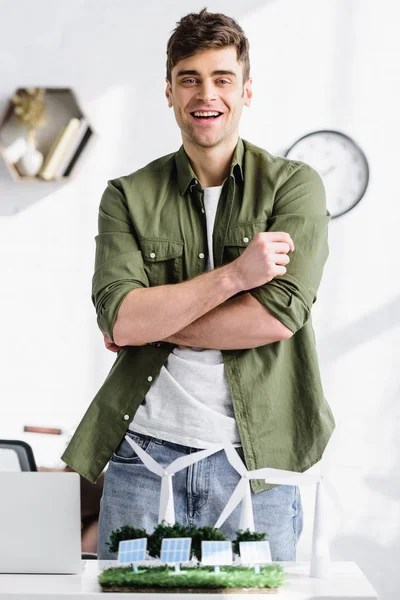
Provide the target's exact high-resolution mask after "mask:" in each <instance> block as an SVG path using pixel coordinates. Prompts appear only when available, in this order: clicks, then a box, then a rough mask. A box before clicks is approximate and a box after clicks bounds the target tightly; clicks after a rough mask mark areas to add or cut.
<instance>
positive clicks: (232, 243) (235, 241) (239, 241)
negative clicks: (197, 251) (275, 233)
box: [223, 218, 268, 264]
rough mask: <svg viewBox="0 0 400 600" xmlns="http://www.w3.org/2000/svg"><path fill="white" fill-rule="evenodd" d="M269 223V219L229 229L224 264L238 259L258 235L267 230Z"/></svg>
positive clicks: (241, 224) (239, 224) (248, 222)
mask: <svg viewBox="0 0 400 600" xmlns="http://www.w3.org/2000/svg"><path fill="white" fill-rule="evenodd" d="M267 223H268V221H267V219H265V218H264V219H257V220H254V221H247V222H246V223H238V224H237V225H234V226H233V227H229V229H228V231H227V234H226V238H225V245H224V257H223V264H226V263H229V262H232V261H233V260H235V259H236V258H238V257H239V256H240V255H241V254H242V252H244V250H245V249H246V248H247V246H248V245H249V244H250V242H251V240H252V239H253V238H254V237H255V236H256V235H257V233H260V232H263V231H264V232H265V231H266V230H267Z"/></svg>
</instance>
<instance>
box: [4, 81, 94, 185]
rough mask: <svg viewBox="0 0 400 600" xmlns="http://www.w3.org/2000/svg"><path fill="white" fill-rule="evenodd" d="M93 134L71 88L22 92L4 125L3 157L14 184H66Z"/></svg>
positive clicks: (15, 94)
mask: <svg viewBox="0 0 400 600" xmlns="http://www.w3.org/2000/svg"><path fill="white" fill-rule="evenodd" d="M26 128H28V135H27V136H26V134H25V129H26ZM92 135H93V129H92V127H91V126H90V124H89V121H88V119H87V117H86V116H85V115H84V114H83V112H82V110H81V108H80V106H79V103H78V101H77V99H76V97H75V94H74V92H73V91H72V90H71V89H69V88H20V89H18V90H17V91H16V92H15V93H14V95H13V96H12V99H11V100H10V102H9V106H8V108H7V109H6V112H5V115H4V117H3V119H2V121H0V152H1V154H2V157H3V159H4V161H5V163H6V166H7V168H8V170H9V171H10V174H11V176H12V177H13V179H14V180H15V181H24V182H25V181H36V182H37V181H63V180H66V179H67V178H69V177H70V176H71V174H72V172H75V167H76V165H77V162H78V161H79V159H80V157H81V155H82V153H83V151H84V149H85V148H86V146H87V143H88V141H89V139H90V138H91V137H92ZM25 136H26V137H27V139H25Z"/></svg>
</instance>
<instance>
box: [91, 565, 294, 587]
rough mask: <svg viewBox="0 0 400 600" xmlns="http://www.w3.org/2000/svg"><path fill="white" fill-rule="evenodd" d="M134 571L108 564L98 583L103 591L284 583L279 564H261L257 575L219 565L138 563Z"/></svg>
mask: <svg viewBox="0 0 400 600" xmlns="http://www.w3.org/2000/svg"><path fill="white" fill-rule="evenodd" d="M138 569H139V572H138V573H135V572H134V571H133V570H132V567H111V568H110V569H105V570H104V571H103V572H102V573H101V575H99V583H100V585H101V587H102V588H103V591H105V592H106V591H107V592H115V591H122V592H126V591H129V590H132V591H138V590H139V589H140V590H141V591H143V592H148V591H150V590H151V591H156V592H157V591H160V592H161V591H164V592H166V590H168V589H169V590H171V591H177V590H178V589H179V590H186V591H189V590H194V591H199V590H201V589H202V590H218V589H224V590H226V589H231V590H234V589H235V590H240V589H242V588H252V589H263V590H265V591H267V589H271V591H272V588H273V589H276V588H278V587H280V586H282V585H283V584H284V583H285V571H284V569H283V567H282V566H281V565H277V564H269V565H265V566H263V567H260V573H259V574H256V573H255V572H254V569H253V568H252V567H242V566H237V567H228V566H226V567H221V572H220V573H214V568H213V567H201V566H197V567H184V566H182V567H181V572H180V573H175V571H174V568H173V567H169V566H167V565H162V566H159V567H146V566H139V567H138Z"/></svg>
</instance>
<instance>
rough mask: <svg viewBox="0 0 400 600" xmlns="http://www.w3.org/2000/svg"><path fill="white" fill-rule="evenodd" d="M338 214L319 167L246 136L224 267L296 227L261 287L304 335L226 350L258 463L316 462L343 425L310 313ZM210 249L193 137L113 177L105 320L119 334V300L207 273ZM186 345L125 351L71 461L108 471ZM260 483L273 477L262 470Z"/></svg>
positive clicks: (103, 248)
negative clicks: (267, 237) (257, 239)
mask: <svg viewBox="0 0 400 600" xmlns="http://www.w3.org/2000/svg"><path fill="white" fill-rule="evenodd" d="M329 219H330V216H329V213H328V212H327V210H326V204H325V191H324V186H323V183H322V181H321V178H320V177H319V175H318V174H317V172H316V171H315V170H313V169H312V168H311V167H310V166H308V165H306V164H305V163H302V162H296V161H292V160H288V159H285V158H281V157H276V156H273V155H271V154H270V153H268V152H267V151H265V150H263V149H261V148H258V147H257V146H254V145H253V144H250V143H249V142H247V141H245V140H242V139H241V138H239V140H238V143H237V146H236V149H235V153H234V157H233V160H232V163H231V167H230V176H229V177H227V179H226V181H225V183H224V186H223V189H222V193H221V198H220V201H219V204H218V209H217V214H216V218H215V225H214V233H213V250H214V262H215V268H217V267H219V266H221V265H224V264H226V263H228V262H230V261H233V260H235V259H236V258H237V257H238V256H240V254H241V253H242V252H243V251H244V250H245V248H246V246H247V245H248V243H249V241H251V239H252V238H253V237H254V236H255V235H256V234H257V233H258V232H261V231H285V232H287V233H289V234H290V236H291V238H292V240H293V242H294V246H295V250H294V252H293V253H291V256H290V263H289V264H288V266H287V273H286V274H285V275H284V276H280V277H276V278H275V279H273V280H272V281H270V282H269V283H266V284H265V285H262V286H260V287H257V288H254V289H252V290H249V291H250V293H251V294H252V295H253V296H254V297H255V298H256V299H257V300H258V301H259V302H261V303H262V304H263V305H264V306H265V308H266V309H267V310H268V311H269V312H270V313H271V314H272V315H274V316H275V317H276V318H277V319H279V321H281V322H282V323H283V324H284V325H286V327H288V328H289V329H290V330H291V331H292V332H293V334H294V335H293V336H292V337H291V338H290V339H288V340H284V341H280V342H275V343H272V344H267V345H264V346H260V347H257V348H249V349H246V350H223V351H222V356H223V360H224V365H225V370H226V376H227V379H228V383H229V387H230V391H231V396H232V403H233V409H234V414H235V418H236V421H237V426H238V429H239V433H240V438H241V442H242V446H243V451H244V456H245V460H246V465H247V468H248V469H249V470H250V469H251V470H253V469H260V468H262V467H275V468H278V469H289V470H293V471H301V472H302V471H305V470H306V469H308V468H309V467H311V466H312V465H313V464H314V463H316V462H317V461H318V460H319V459H320V458H321V455H322V453H323V451H324V448H325V446H326V444H327V442H328V440H329V437H330V435H331V433H332V431H333V429H334V418H333V415H332V412H331V410H330V408H329V406H328V404H327V402H326V400H325V398H324V394H323V389H322V385H321V379H320V373H319V367H318V359H317V353H316V347H315V337H314V331H313V327H312V322H311V316H310V312H311V307H312V304H313V302H315V300H316V295H317V289H318V285H319V283H320V280H321V276H322V271H323V266H324V264H325V261H326V259H327V256H328V243H327V229H328V223H329ZM201 253H203V254H205V255H206V253H207V232H206V216H205V211H204V206H203V190H202V188H201V185H200V183H199V181H198V180H197V176H196V174H195V173H194V171H193V169H192V167H191V164H190V161H189V158H188V156H187V154H186V152H185V150H184V147H183V146H181V148H180V149H179V151H178V152H176V153H173V154H169V155H167V156H164V157H162V158H159V159H157V160H155V161H153V162H151V163H150V164H149V165H147V166H146V167H144V168H142V169H139V170H138V171H136V172H134V173H132V174H130V175H127V176H124V177H119V178H117V179H113V180H111V181H109V182H108V186H107V188H106V190H105V191H104V194H103V196H102V198H101V202H100V209H99V234H98V235H97V236H96V259H95V271H94V276H93V285H92V300H93V303H94V305H95V307H96V312H97V321H98V325H99V327H100V330H101V331H103V332H105V333H107V335H108V336H109V337H110V338H111V339H112V338H113V326H114V322H115V319H116V316H117V313H118V309H119V306H120V304H121V302H122V300H123V299H124V298H125V296H126V295H127V294H128V293H129V292H130V291H131V290H133V289H135V288H138V287H141V288H144V287H151V286H155V285H164V284H173V283H179V282H182V281H185V280H187V279H191V278H193V277H195V276H196V275H199V274H200V273H203V272H204V271H205V268H206V263H207V255H206V256H205V258H200V257H199V254H201ZM174 347H175V345H173V344H170V343H166V342H152V343H149V344H146V345H144V346H126V347H124V348H123V349H122V350H120V351H119V352H118V355H117V358H116V360H115V362H114V364H113V366H112V368H111V371H110V373H109V374H108V376H107V378H106V380H105V382H104V384H103V385H102V386H101V388H100V390H99V391H98V393H97V394H96V396H95V398H94V399H93V401H92V403H91V404H90V406H89V408H88V409H87V411H86V413H85V415H84V417H83V419H82V421H81V422H80V424H79V426H78V428H77V429H76V431H75V433H74V435H73V437H72V439H71V441H70V443H69V445H68V447H67V448H66V450H65V452H64V454H63V456H62V459H63V461H64V462H66V463H67V464H68V465H69V466H70V467H72V469H74V470H75V471H77V472H78V473H80V474H81V475H82V476H83V477H85V478H86V479H88V480H89V481H92V482H95V481H96V480H97V478H98V477H99V475H100V473H101V472H102V470H103V469H104V467H105V465H106V464H107V462H108V460H109V459H110V457H111V456H112V453H113V452H114V450H115V449H116V448H117V446H118V444H119V443H120V441H121V439H122V437H123V436H124V435H125V432H126V430H127V428H128V425H129V423H130V422H131V420H132V418H133V416H134V414H135V412H136V410H137V408H138V406H139V405H140V404H141V402H142V400H143V399H144V397H145V396H146V393H147V392H148V390H149V388H150V386H151V384H152V383H151V381H154V379H155V378H156V377H157V375H158V373H159V371H160V369H161V367H162V365H163V364H164V363H165V362H166V360H167V358H168V355H169V354H170V352H171V351H172V350H173V349H174ZM252 487H253V490H254V491H255V492H258V491H261V490H265V489H269V488H270V487H272V486H271V485H269V484H265V483H264V482H263V481H262V480H261V481H253V482H252Z"/></svg>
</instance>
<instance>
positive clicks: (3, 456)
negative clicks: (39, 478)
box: [0, 440, 37, 471]
mask: <svg viewBox="0 0 400 600" xmlns="http://www.w3.org/2000/svg"><path fill="white" fill-rule="evenodd" d="M0 471H37V467H36V462H35V457H34V456H33V451H32V448H31V446H30V445H29V444H27V443H26V442H22V441H20V440H0Z"/></svg>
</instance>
